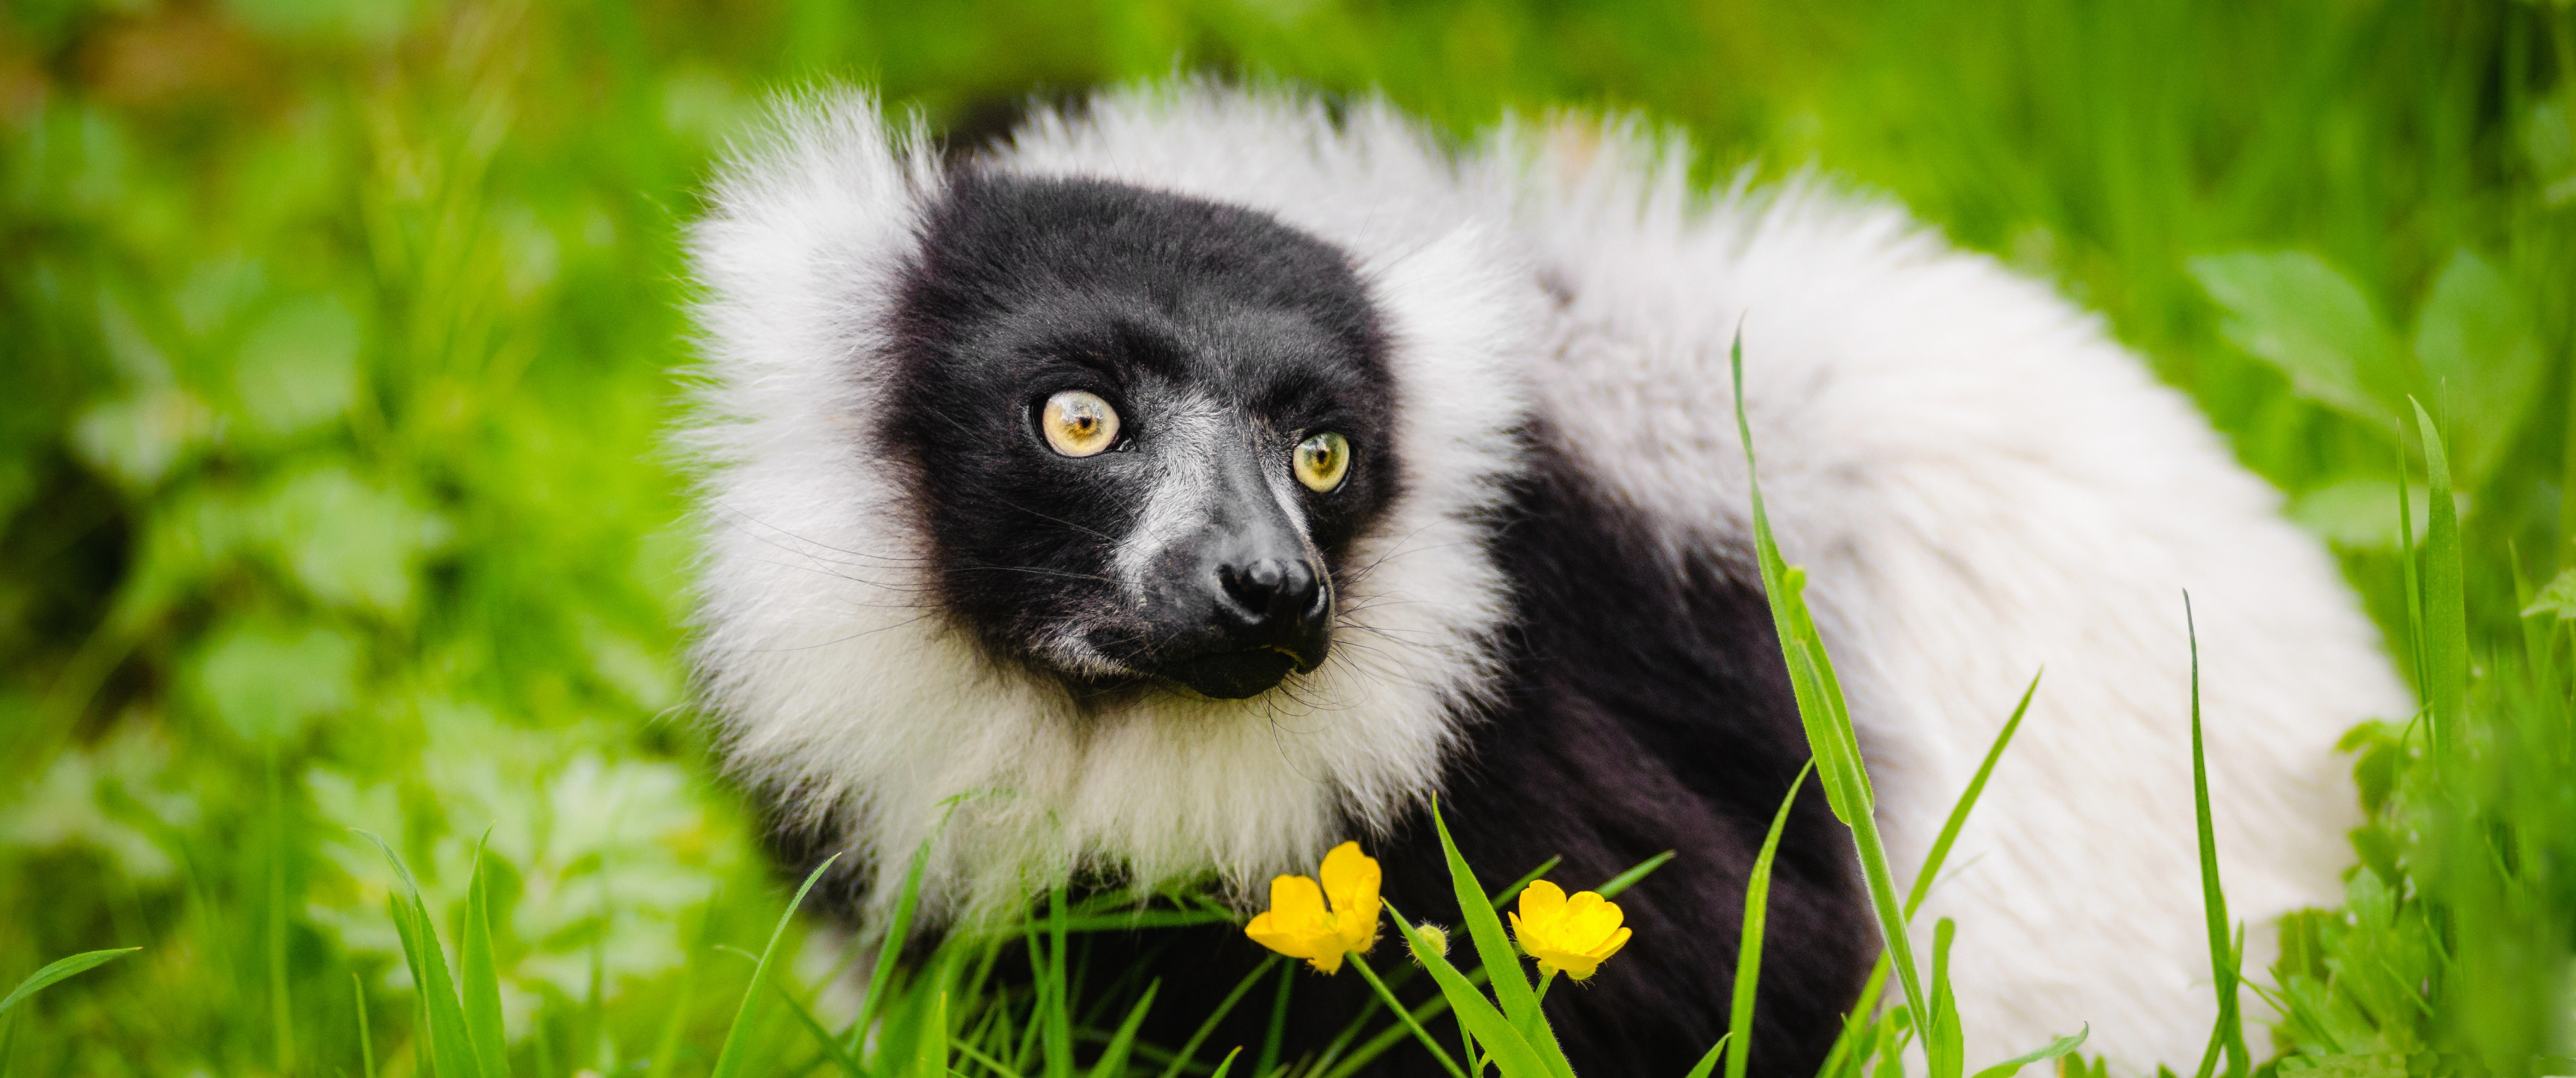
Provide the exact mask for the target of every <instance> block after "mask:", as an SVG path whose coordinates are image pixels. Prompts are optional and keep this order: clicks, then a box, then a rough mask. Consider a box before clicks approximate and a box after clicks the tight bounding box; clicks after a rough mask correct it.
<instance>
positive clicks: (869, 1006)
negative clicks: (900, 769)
mask: <svg viewBox="0 0 2576 1078" xmlns="http://www.w3.org/2000/svg"><path fill="white" fill-rule="evenodd" d="M944 822H945V819H944V818H943V823H944ZM938 837H939V836H938V835H937V834H935V833H934V834H933V835H932V836H931V837H929V838H926V839H923V840H921V846H920V847H919V848H917V849H915V850H913V851H912V864H911V865H910V866H909V867H907V868H905V869H904V873H903V892H902V893H901V894H899V895H897V896H896V897H895V903H894V920H892V921H891V922H888V923H887V925H886V938H885V942H884V943H883V944H882V945H880V946H879V947H878V948H877V968H876V969H874V970H872V971H870V972H869V973H868V994H867V995H865V996H863V997H860V999H859V1016H858V1017H857V1018H855V1019H852V1020H851V1021H850V1029H849V1036H848V1041H847V1043H846V1044H845V1045H844V1046H843V1047H844V1054H854V1053H856V1052H857V1051H858V1050H859V1045H860V1043H861V1042H862V1041H863V1040H865V1039H866V1037H867V1035H868V1024H869V1023H870V1022H873V1021H875V1020H876V1015H877V1005H878V1003H879V1001H881V1000H883V999H885V994H886V993H887V992H890V991H893V989H894V968H895V959H896V957H897V956H898V955H901V954H902V953H903V944H904V939H905V937H907V936H909V935H911V934H912V916H913V913H914V911H915V910H917V909H919V908H920V905H921V877H922V874H923V873H924V872H925V871H927V870H928V868H929V865H930V844H931V843H932V842H935V841H937V840H938Z"/></svg>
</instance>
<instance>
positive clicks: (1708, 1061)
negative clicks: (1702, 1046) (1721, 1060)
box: [1685, 1029, 1735, 1078]
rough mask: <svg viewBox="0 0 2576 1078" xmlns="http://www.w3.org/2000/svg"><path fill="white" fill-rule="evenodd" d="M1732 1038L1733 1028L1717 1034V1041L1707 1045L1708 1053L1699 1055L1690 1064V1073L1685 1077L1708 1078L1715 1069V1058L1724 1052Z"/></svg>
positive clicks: (1733, 1038) (1733, 1036)
mask: <svg viewBox="0 0 2576 1078" xmlns="http://www.w3.org/2000/svg"><path fill="white" fill-rule="evenodd" d="M1734 1040H1735V1031H1734V1030H1731V1029H1730V1030H1727V1031H1726V1032H1725V1033H1723V1034H1721V1035H1719V1036H1718V1038H1717V1043H1716V1044H1712V1045H1709V1046H1708V1054H1707V1055H1704V1056H1701V1057H1699V1062H1697V1063H1694V1064H1691V1069H1690V1074H1688V1075H1687V1076H1685V1078H1708V1076H1709V1075H1710V1074H1711V1073H1713V1072H1715V1071H1716V1070H1717V1058H1718V1057H1719V1056H1721V1055H1724V1054H1726V1046H1727V1044H1728V1043H1730V1042H1732V1041H1734Z"/></svg>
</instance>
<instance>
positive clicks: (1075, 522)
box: [878, 173, 1399, 699]
mask: <svg viewBox="0 0 2576 1078" xmlns="http://www.w3.org/2000/svg"><path fill="white" fill-rule="evenodd" d="M1379 323H1380V320H1379V317H1378V315H1377V314H1376V313H1375V311H1374V310H1373V309H1372V307H1371V305H1370V302H1369V298H1368V295H1367V291H1366V289H1365V288H1364V287H1363V286H1362V283H1361V281H1360V279H1359V277H1358V275H1357V274H1355V273H1354V272H1353V270H1352V267H1351V265H1350V262H1349V260H1348V259H1347V258H1346V257H1345V256H1344V255H1343V254H1342V252H1341V251H1339V250H1338V249H1336V248H1334V247H1332V246H1330V245H1327V244H1325V243H1324V242H1322V241H1321V240H1318V239H1316V238H1314V237H1312V236H1309V235H1307V234H1305V233H1303V232H1300V231H1298V230H1296V229H1293V228H1290V227H1288V226H1287V225H1284V224H1282V223H1280V222H1279V221H1278V220H1276V219H1275V218H1272V217H1270V216H1269V215H1267V214H1263V213H1260V212H1258V211H1255V210H1250V209H1245V208H1242V207H1237V206H1229V205H1223V204H1219V203H1214V202H1208V201H1203V200H1199V199H1194V198H1187V197H1183V196H1179V195H1173V194H1165V193H1159V192H1153V191H1147V190H1144V189H1141V188H1137V187H1130V186H1126V185H1122V184H1115V183H1108V182H1102V181H1098V180H1082V179H1060V178H1032V177H1013V176H1006V175H992V174H979V173H969V174H967V175H964V176H960V177H956V178H954V179H953V180H952V181H951V183H950V185H949V186H948V188H947V190H946V191H945V192H943V195H942V197H941V199H940V200H939V201H938V202H937V203H936V204H935V206H933V207H932V208H931V209H930V212H929V213H928V214H927V215H926V217H925V219H924V222H923V224H922V226H921V244H920V247H919V253H918V254H917V255H916V256H915V257H914V258H913V259H912V261H911V264H910V265H909V266H908V267H907V269H906V271H905V273H904V275H903V278H902V287H901V290H900V298H899V299H898V301H897V304H896V307H895V310H894V313H893V316H892V324H893V329H894V332H893V334H892V344H891V352H892V355H891V356H890V358H891V359H892V360H893V361H894V364H895V366H896V369H897V370H898V371H899V374H898V376H897V377H896V378H895V379H894V380H893V382H892V391H891V392H890V393H889V394H888V396H887V399H886V401H885V404H886V406H887V407H888V408H889V409H890V413H891V414H889V415H888V416H887V417H886V420H887V422H886V424H885V425H884V426H883V427H882V428H880V433H879V438H878V440H879V442H880V449H881V451H882V452H884V453H887V454H889V455H892V456H895V457H897V458H900V459H903V460H904V463H905V464H907V465H908V466H909V470H910V473H911V474H912V475H913V476H914V477H915V479H916V482H917V483H918V484H919V502H918V511H919V512H920V513H922V514H923V516H924V518H925V519H926V522H927V531H928V538H929V540H930V543H929V547H930V550H929V557H930V560H931V562H932V565H931V573H930V576H931V581H932V584H933V586H934V588H935V592H936V596H937V599H938V601H939V602H940V603H941V605H942V606H944V607H945V612H946V613H947V614H948V615H949V616H951V617H954V618H956V619H958V620H959V621H960V622H961V623H962V624H964V625H965V626H966V627H967V628H969V629H970V630H971V631H972V633H973V635H974V636H975V637H976V638H977V639H978V640H980V641H981V643H982V644H983V646H984V647H985V648H986V649H987V650H989V651H991V652H992V653H994V654H995V656H996V657H1002V658H1007V659H1009V660H1012V661H1016V662H1019V663H1022V664H1025V665H1027V666H1029V667H1031V668H1034V669H1036V670H1038V671H1041V672H1043V673H1045V674H1048V675H1052V676H1054V677H1057V678H1061V679H1063V680H1065V681H1066V682H1068V683H1069V684H1071V685H1073V686H1075V687H1076V688H1077V689H1079V690H1083V691H1097V690H1100V689H1115V688H1124V687H1131V686H1132V687H1140V688H1141V687H1147V686H1149V685H1152V684H1157V683H1160V684H1166V685H1169V684H1177V685H1181V686H1187V687H1188V688H1189V689H1191V690H1195V691H1196V692H1198V693H1200V694H1203V695H1206V696H1209V697H1214V698H1219V699H1240V698H1245V697H1251V696H1255V695H1258V694H1260V693H1262V692H1264V691H1267V690H1269V689H1271V688H1272V687H1274V686H1276V685H1278V684H1279V682H1280V681H1281V680H1282V679H1283V678H1285V677H1287V676H1288V675H1289V673H1290V672H1292V671H1310V670H1313V669H1314V668H1315V667H1317V666H1318V665H1320V664H1322V663H1323V661H1324V660H1325V658H1326V656H1327V654H1328V653H1329V649H1330V648H1331V647H1332V623H1333V614H1334V604H1335V589H1334V579H1335V577H1336V575H1337V574H1338V573H1340V572H1342V571H1343V570H1344V569H1345V564H1344V560H1345V555H1346V554H1347V553H1348V552H1349V550H1350V547H1351V542H1352V539H1353V538H1354V537H1355V536H1356V535H1358V534H1359V532H1360V531H1361V530H1362V529H1363V528H1364V527H1365V526H1366V525H1367V524H1368V523H1369V522H1370V521H1371V520H1372V519H1373V518H1375V517H1376V515H1377V514H1378V513H1379V511H1380V510H1381V509H1382V508H1383V507H1384V506H1385V505H1386V504H1387V503H1388V502H1389V501H1390V500H1392V499H1393V498H1394V497H1395V496H1396V494H1397V489H1396V487H1397V483H1398V479H1397V476H1398V474H1399V469H1398V466H1397V462H1396V446H1395V439H1394V437H1393V425H1394V417H1393V416H1392V414H1391V410H1392V404H1391V401H1392V400H1393V398H1394V392H1393V391H1394V386H1393V383H1392V380H1391V378H1390V375H1389V373H1388V370H1387V366H1386V359H1385V355H1384V353H1385V349H1386V343H1385V341H1384V334H1383V331H1382V329H1381V326H1380V324H1379Z"/></svg>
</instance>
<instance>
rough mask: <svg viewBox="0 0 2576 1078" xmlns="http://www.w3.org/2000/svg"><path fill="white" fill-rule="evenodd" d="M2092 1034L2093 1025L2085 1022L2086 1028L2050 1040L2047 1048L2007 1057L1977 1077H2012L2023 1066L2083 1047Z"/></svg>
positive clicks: (1978, 1073) (1980, 1072)
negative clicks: (2085, 1039) (2085, 1040)
mask: <svg viewBox="0 0 2576 1078" xmlns="http://www.w3.org/2000/svg"><path fill="white" fill-rule="evenodd" d="M2092 1034H2093V1026H2092V1024H2091V1023H2089V1022H2088V1023H2086V1024H2085V1026H2084V1028H2082V1029H2079V1030H2076V1031H2075V1032H2073V1033H2069V1034H2067V1035H2065V1036H2063V1037H2059V1038H2057V1039H2056V1040H2053V1041H2050V1042H2049V1043H2048V1047H2046V1048H2041V1049H2038V1050H2037V1051H2033V1052H2031V1053H2029V1054H2027V1055H2018V1056H2014V1057H2012V1058H2011V1059H2007V1060H2005V1061H2003V1062H2001V1063H1997V1064H1995V1065H1994V1066H1991V1067H1988V1068H1986V1069H1984V1070H1981V1071H1978V1072H1977V1074H1976V1078H2012V1076H2013V1075H2015V1074H2019V1073H2021V1069H2022V1068H2023V1067H2027V1066H2029V1065H2031V1064H2033V1063H2038V1062H2041V1061H2043V1060H2050V1059H2055V1058H2057V1057H2059V1056H2062V1055H2065V1054H2066V1053H2068V1052H2072V1051H2074V1050H2076V1049H2077V1048H2081V1047H2083V1046H2084V1038H2086V1037H2089V1036H2091V1035H2092Z"/></svg>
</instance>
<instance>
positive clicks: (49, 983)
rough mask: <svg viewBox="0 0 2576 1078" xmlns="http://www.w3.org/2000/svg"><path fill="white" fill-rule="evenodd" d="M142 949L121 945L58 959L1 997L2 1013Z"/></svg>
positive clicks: (0, 1010)
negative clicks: (4, 996)
mask: <svg viewBox="0 0 2576 1078" xmlns="http://www.w3.org/2000/svg"><path fill="white" fill-rule="evenodd" d="M142 949H143V948H141V947H119V948H117V949H115V950H112V951H83V952H81V953H79V954H76V955H73V956H71V957H69V958H60V959H56V960H54V961H53V962H51V963H49V964H47V965H46V966H45V968H43V969H40V970H37V971H36V972H34V973H31V974H28V975H27V979H26V980H23V981H20V982H18V987H17V988H15V989H13V990H11V991H10V993H9V996H8V998H6V999H0V1014H7V1013H9V1009H10V1008H12V1007H15V1006H17V1005H18V1004H20V1003H23V1002H26V1000H27V997H29V996H32V995H35V994H36V993H38V992H42V991H44V990H45V989H47V988H51V987H53V986H54V985H55V984H56V983H57V982H60V981H62V980H63V979H64V978H67V977H73V976H77V975H79V974H83V973H87V972H89V971H90V970H93V969H96V968H98V967H99V966H102V965H105V964H107V963H109V962H113V961H116V960H117V959H120V958H123V957H125V956H127V955H130V954H133V953H134V952H136V951H140V950H142Z"/></svg>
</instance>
